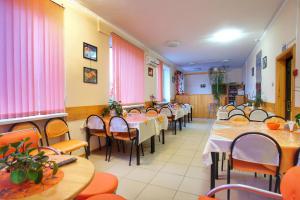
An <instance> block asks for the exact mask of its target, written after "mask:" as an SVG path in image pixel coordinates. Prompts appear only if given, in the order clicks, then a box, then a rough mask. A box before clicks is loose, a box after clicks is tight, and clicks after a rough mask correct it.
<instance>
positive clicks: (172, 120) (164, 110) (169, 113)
mask: <svg viewBox="0 0 300 200" xmlns="http://www.w3.org/2000/svg"><path fill="white" fill-rule="evenodd" d="M159 113H161V114H164V115H166V116H167V117H168V120H169V124H172V125H173V126H174V130H175V135H176V132H177V130H176V129H177V120H175V116H174V115H173V112H172V110H171V109H170V108H166V107H162V108H161V109H160V110H159Z"/></svg>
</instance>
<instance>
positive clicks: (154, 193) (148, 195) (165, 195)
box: [137, 185, 176, 200]
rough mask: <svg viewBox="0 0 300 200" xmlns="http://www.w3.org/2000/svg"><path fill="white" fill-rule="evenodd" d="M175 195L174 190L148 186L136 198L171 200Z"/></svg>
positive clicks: (139, 199)
mask: <svg viewBox="0 0 300 200" xmlns="http://www.w3.org/2000/svg"><path fill="white" fill-rule="evenodd" d="M175 193H176V190H171V189H167V188H163V187H160V186H154V185H148V186H146V188H145V189H144V190H143V191H142V192H141V194H140V195H139V196H138V198H137V200H172V199H173V197H174V195H175Z"/></svg>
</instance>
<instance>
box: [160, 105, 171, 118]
mask: <svg viewBox="0 0 300 200" xmlns="http://www.w3.org/2000/svg"><path fill="white" fill-rule="evenodd" d="M159 113H161V114H164V115H167V117H172V116H173V112H172V110H171V109H170V108H165V107H162V108H161V109H160V111H159Z"/></svg>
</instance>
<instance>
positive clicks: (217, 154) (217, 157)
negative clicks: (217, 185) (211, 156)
mask: <svg viewBox="0 0 300 200" xmlns="http://www.w3.org/2000/svg"><path fill="white" fill-rule="evenodd" d="M219 158H220V154H219V153H216V159H215V160H216V164H215V168H216V173H215V176H216V177H215V178H216V179H217V180H218V179H219Z"/></svg>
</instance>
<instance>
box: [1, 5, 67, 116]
mask: <svg viewBox="0 0 300 200" xmlns="http://www.w3.org/2000/svg"><path fill="white" fill-rule="evenodd" d="M63 21H64V20H63V8H61V7H60V6H58V5H57V4H55V3H53V2H51V1H50V0H44V1H36V0H27V1H21V0H19V1H0V24H1V31H0V41H1V48H0V119H10V118H18V117H27V116H34V115H40V114H53V113H59V112H63V111H64V61H63Z"/></svg>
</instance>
